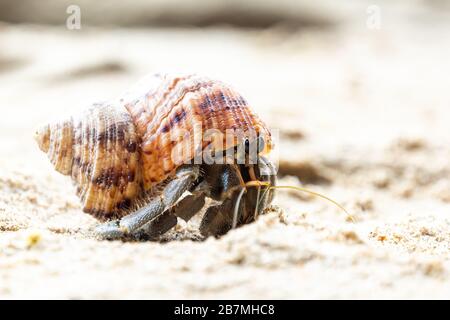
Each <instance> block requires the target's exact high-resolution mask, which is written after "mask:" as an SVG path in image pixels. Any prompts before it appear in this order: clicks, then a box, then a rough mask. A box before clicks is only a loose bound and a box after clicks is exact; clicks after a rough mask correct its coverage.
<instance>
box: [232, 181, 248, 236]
mask: <svg viewBox="0 0 450 320" xmlns="http://www.w3.org/2000/svg"><path fill="white" fill-rule="evenodd" d="M245 190H247V189H246V188H242V189H241V192H239V195H238V198H237V200H236V205H235V207H234V214H233V225H232V228H233V229H235V228H236V226H237V220H238V214H239V206H240V204H241V199H242V196H243V195H244V192H245Z"/></svg>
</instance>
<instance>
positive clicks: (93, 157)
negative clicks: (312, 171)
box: [36, 74, 271, 220]
mask: <svg viewBox="0 0 450 320" xmlns="http://www.w3.org/2000/svg"><path fill="white" fill-rule="evenodd" d="M208 129H214V130H216V131H217V132H219V133H223V136H222V137H223V140H224V141H223V143H221V144H218V145H217V146H215V147H214V148H213V149H212V150H213V151H219V150H220V149H221V148H223V146H225V145H226V146H227V147H230V144H229V140H227V141H226V142H225V139H226V135H225V133H226V132H227V130H230V129H231V130H233V129H239V130H241V131H242V132H243V133H244V135H245V134H248V133H250V132H252V133H254V132H256V133H257V134H258V135H262V136H263V137H264V139H265V142H266V146H267V148H266V149H265V151H264V152H268V151H269V150H270V146H271V139H270V132H269V130H268V129H267V127H266V126H265V124H264V123H262V122H261V120H260V119H259V118H258V117H257V116H256V115H255V114H254V113H253V112H252V110H251V109H250V108H249V106H248V105H247V102H246V101H245V100H244V99H243V98H242V96H241V95H239V94H238V93H237V92H236V91H235V90H233V89H232V88H231V87H229V86H227V85H225V84H224V83H222V82H220V81H215V80H211V79H209V78H205V77H200V76H197V75H183V76H177V75H160V74H157V75H152V76H148V77H146V78H144V79H143V80H141V81H140V82H138V84H137V85H135V86H134V87H132V88H131V89H130V90H129V91H127V92H126V93H125V94H123V95H122V96H121V97H120V98H119V99H117V100H114V101H112V102H106V103H98V104H94V105H93V106H91V107H90V108H88V109H87V110H85V111H84V112H83V113H81V114H80V115H78V116H74V117H70V118H69V119H67V120H65V121H61V122H57V123H52V124H48V125H45V126H43V127H41V128H40V129H38V131H37V132H36V140H37V142H38V144H39V147H40V149H41V150H42V151H44V152H46V153H47V155H48V157H49V159H50V161H51V162H52V164H53V165H54V167H55V169H56V170H57V171H59V172H61V173H62V174H64V175H70V176H71V177H72V180H73V181H74V183H75V185H76V186H77V194H78V196H79V197H80V199H81V202H82V206H83V210H84V211H85V212H87V213H91V214H93V215H94V216H96V217H97V218H99V219H101V220H106V219H111V218H119V217H122V216H123V215H125V214H126V213H127V210H128V209H129V208H131V207H132V206H133V203H134V202H135V200H136V199H137V198H139V197H140V196H141V195H142V194H145V193H146V192H147V191H149V190H151V189H152V188H153V187H154V186H155V185H157V184H159V183H161V182H163V181H165V180H166V179H167V178H170V177H171V176H172V175H173V174H174V173H175V170H176V169H177V167H179V166H180V165H181V164H183V163H187V162H189V160H192V159H193V158H194V156H196V155H198V154H199V153H200V154H201V153H202V152H204V150H205V149H206V148H207V147H208V146H209V145H210V144H211V141H207V140H205V139H204V136H203V134H204V132H205V131H207V130H208ZM232 141H233V142H232V146H235V145H236V144H237V143H238V141H237V140H232ZM209 151H211V149H210V150H209Z"/></svg>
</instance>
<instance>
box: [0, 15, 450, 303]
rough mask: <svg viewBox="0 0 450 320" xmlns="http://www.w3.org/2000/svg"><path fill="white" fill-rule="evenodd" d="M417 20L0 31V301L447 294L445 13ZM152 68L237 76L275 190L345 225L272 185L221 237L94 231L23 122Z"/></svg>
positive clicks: (106, 93) (118, 86)
mask: <svg viewBox="0 0 450 320" xmlns="http://www.w3.org/2000/svg"><path fill="white" fill-rule="evenodd" d="M363 17H364V15H363ZM427 19H431V20H433V19H434V18H433V16H432V17H431V18H430V17H429V16H427ZM427 19H422V18H420V17H419V18H417V17H416V18H415V19H413V20H410V17H403V19H400V18H398V19H390V16H389V15H387V16H386V19H385V20H384V23H383V25H382V28H381V30H378V31H373V30H369V29H367V28H366V25H365V21H363V20H364V19H361V21H359V22H355V24H352V25H348V26H342V27H340V28H337V29H326V30H323V29H317V30H316V29H314V28H312V29H309V28H308V29H301V30H298V31H295V30H292V29H286V28H283V27H279V28H272V29H270V30H262V31H261V30H254V29H248V30H244V31H242V30H237V29H233V28H228V27H212V28H209V29H181V28H174V29H128V30H126V29H108V28H85V29H83V31H82V32H81V31H80V32H71V31H67V30H66V29H65V28H64V27H63V26H31V25H30V26H27V25H22V26H20V25H8V24H2V25H0V46H1V51H0V87H1V91H0V106H1V111H2V116H1V117H0V133H1V134H0V142H1V143H0V145H1V148H0V298H2V299H14V298H60V299H80V298H120V299H129V298H150V299H152V298H159V299H166V298H185V299H196V298H236V299H241V298H256V299H261V298H280V299H296V298H306V299H310V298H320V299H327V298H333V299H334V298H338V299H343V298H355V299H363V298H369V299H372V298H409V299H412V298H426V299H431V298H438V299H448V298H450V254H449V252H450V251H449V249H450V218H449V213H450V180H449V174H450V162H449V159H450V135H449V123H450V106H449V101H450V92H449V90H448V84H449V80H450V79H449V75H450V64H449V61H448V57H449V55H450V41H449V40H450V38H449V37H448V30H449V28H448V23H447V24H445V19H442V20H436V19H434V20H433V21H434V22H433V23H432V24H431V23H429V21H430V20H427ZM439 21H441V22H439ZM446 21H447V22H448V21H449V20H446ZM161 70H162V71H165V70H168V71H177V70H181V71H195V72H197V73H202V74H206V75H209V76H211V77H216V78H219V79H222V80H224V81H227V82H229V83H231V84H233V85H234V86H235V87H236V88H238V89H239V91H241V92H242V94H243V95H244V96H245V97H247V100H248V101H250V102H251V104H252V105H253V106H254V108H255V110H256V111H257V112H258V113H259V115H260V116H261V117H262V118H263V119H265V120H266V122H267V123H268V124H269V126H270V127H272V128H274V129H275V130H276V129H279V130H276V131H277V132H278V133H279V142H278V145H277V150H276V151H275V154H274V157H275V158H277V157H278V159H279V163H280V172H279V184H283V185H288V184H290V185H296V186H306V187H308V188H310V189H312V190H315V191H319V192H322V193H323V194H326V195H328V196H330V197H332V198H333V199H335V200H336V201H338V202H340V203H341V204H342V205H343V206H345V208H347V210H348V211H349V212H351V214H352V215H353V216H354V218H355V220H356V221H355V222H352V221H351V219H349V218H348V217H347V216H346V215H345V213H343V212H342V211H340V210H339V209H337V208H336V207H334V206H333V205H331V204H329V203H327V202H325V201H323V200H321V199H318V198H314V197H311V196H309V195H307V194H300V193H296V192H291V191H285V190H280V191H279V192H278V193H277V196H276V198H275V200H274V206H273V208H272V210H271V211H270V212H269V213H268V214H267V215H265V216H263V217H261V218H260V219H259V220H258V221H257V222H255V223H252V224H250V225H248V226H245V227H242V228H239V229H237V230H233V231H231V232H229V233H228V234H227V235H225V236H223V237H222V238H220V239H215V238H208V239H207V240H205V241H198V237H197V234H196V231H195V228H194V227H195V225H191V224H188V225H186V224H182V223H180V224H179V225H178V226H177V228H176V230H173V231H171V232H170V233H169V234H168V235H166V236H165V237H164V238H163V239H162V241H161V242H155V241H153V242H125V243H124V242H121V241H99V240H97V239H95V238H94V237H93V236H92V229H93V227H94V226H95V225H96V223H97V221H96V220H95V219H94V218H92V217H91V216H89V215H86V214H84V213H82V212H81V209H80V206H79V202H78V199H77V198H76V196H75V190H74V187H73V186H72V184H71V182H70V179H69V178H68V177H64V176H62V175H60V174H58V173H56V172H54V170H53V169H52V167H51V165H50V163H49V162H48V160H47V159H46V157H45V155H44V154H43V153H41V152H40V151H39V150H38V148H37V146H36V145H35V143H34V141H33V139H32V136H33V130H34V129H35V127H36V126H37V125H38V124H40V123H42V122H46V121H47V120H51V119H54V118H58V117H61V116H63V115H67V114H70V113H73V112H76V111H77V110H80V109H81V108H83V107H85V106H87V105H89V104H90V103H92V102H93V101H98V100H106V99H110V98H113V97H115V96H116V95H117V93H118V92H122V91H123V90H125V89H126V88H127V86H129V85H130V84H132V83H133V82H135V81H136V80H137V79H139V78H140V77H141V76H143V75H145V74H147V73H151V72H157V71H161Z"/></svg>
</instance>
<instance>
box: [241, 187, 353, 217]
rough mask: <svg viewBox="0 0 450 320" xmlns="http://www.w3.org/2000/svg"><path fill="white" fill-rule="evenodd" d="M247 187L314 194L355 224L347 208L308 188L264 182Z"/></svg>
mask: <svg viewBox="0 0 450 320" xmlns="http://www.w3.org/2000/svg"><path fill="white" fill-rule="evenodd" d="M245 185H246V186H248V187H252V186H257V187H261V186H268V187H269V189H292V190H297V191H300V192H305V193H309V194H312V195H314V196H317V197H319V198H322V199H324V200H326V201H328V202H331V203H332V204H334V205H335V206H336V207H338V208H339V209H341V210H342V211H344V212H345V214H346V215H347V216H348V217H349V218H350V220H351V221H352V222H353V223H354V222H355V219H354V218H353V216H352V215H351V214H350V213H349V212H348V211H347V210H345V208H344V207H343V206H342V205H340V204H339V203H338V202H337V201H335V200H333V199H331V198H329V197H327V196H325V195H323V194H320V193H318V192H315V191H312V190H309V189H306V188H302V187H296V186H272V185H271V184H270V183H269V182H262V181H249V182H247V183H246V184H245ZM262 198H264V195H263V197H262ZM258 206H259V203H258Z"/></svg>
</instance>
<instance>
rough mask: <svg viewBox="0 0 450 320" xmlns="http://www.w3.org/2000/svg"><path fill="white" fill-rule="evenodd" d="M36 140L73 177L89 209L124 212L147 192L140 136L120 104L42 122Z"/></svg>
mask: <svg viewBox="0 0 450 320" xmlns="http://www.w3.org/2000/svg"><path fill="white" fill-rule="evenodd" d="M35 139H36V141H37V143H38V145H39V148H40V149H41V150H42V151H43V152H45V153H47V156H48V158H49V159H50V162H51V163H52V164H53V166H54V167H55V169H56V170H57V171H58V172H60V173H62V174H64V175H70V176H71V177H72V180H73V181H74V183H75V185H76V186H77V194H78V196H79V197H80V199H81V202H82V206H83V210H84V211H85V212H88V213H91V214H93V215H94V216H96V217H97V218H101V219H108V218H111V217H116V216H117V217H119V216H122V215H123V214H124V212H125V211H126V209H127V208H129V207H130V206H131V204H132V201H133V200H134V199H135V198H136V197H137V196H138V195H139V193H140V192H141V185H140V176H141V175H140V167H139V161H140V154H139V147H138V146H139V138H138V136H137V135H136V132H135V129H134V125H133V122H132V121H131V118H130V116H129V115H128V113H127V112H126V111H124V110H120V108H117V106H113V105H110V104H96V105H94V106H92V107H91V108H89V109H88V110H86V111H85V112H84V113H82V114H81V115H80V116H79V117H77V118H75V117H71V118H70V119H68V120H64V121H61V122H56V123H52V124H47V125H44V126H42V127H41V128H39V129H38V130H37V131H36V134H35Z"/></svg>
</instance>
